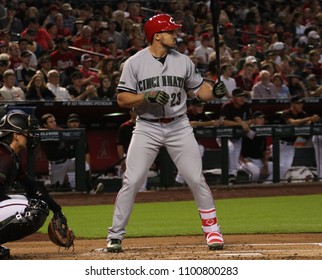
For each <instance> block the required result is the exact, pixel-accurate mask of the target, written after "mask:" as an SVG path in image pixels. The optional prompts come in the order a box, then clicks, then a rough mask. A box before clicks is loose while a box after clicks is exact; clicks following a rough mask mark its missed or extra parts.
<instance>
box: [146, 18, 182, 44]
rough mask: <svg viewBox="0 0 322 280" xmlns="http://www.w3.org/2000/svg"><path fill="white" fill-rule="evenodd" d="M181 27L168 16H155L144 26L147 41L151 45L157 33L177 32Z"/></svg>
mask: <svg viewBox="0 0 322 280" xmlns="http://www.w3.org/2000/svg"><path fill="white" fill-rule="evenodd" d="M181 26H182V25H181V24H177V23H175V21H174V19H173V18H172V17H171V16H169V15H167V14H159V15H155V16H153V17H151V18H150V19H148V21H147V22H146V23H145V25H144V32H145V37H146V40H147V42H148V43H151V42H152V38H153V35H154V34H155V33H158V32H162V31H171V30H176V29H178V28H180V27H181Z"/></svg>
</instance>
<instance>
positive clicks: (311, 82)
mask: <svg viewBox="0 0 322 280" xmlns="http://www.w3.org/2000/svg"><path fill="white" fill-rule="evenodd" d="M306 81H307V84H306V90H307V92H308V96H309V97H322V85H321V84H319V83H318V78H317V76H316V75H315V74H310V75H308V76H307V78H306Z"/></svg>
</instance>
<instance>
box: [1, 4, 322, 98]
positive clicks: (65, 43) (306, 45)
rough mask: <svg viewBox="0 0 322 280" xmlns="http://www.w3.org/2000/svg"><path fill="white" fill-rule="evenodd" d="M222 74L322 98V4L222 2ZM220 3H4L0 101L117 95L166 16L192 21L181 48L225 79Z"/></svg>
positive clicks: (246, 84)
mask: <svg viewBox="0 0 322 280" xmlns="http://www.w3.org/2000/svg"><path fill="white" fill-rule="evenodd" d="M221 3H222V10H221V14H220V26H221V28H220V33H221V35H220V40H219V47H220V59H221V75H222V76H221V80H222V81H224V83H225V85H226V87H227V89H228V96H227V98H229V97H231V96H229V95H231V93H232V91H233V90H234V89H235V88H236V87H240V88H242V89H243V90H244V91H245V92H247V94H248V97H249V98H256V99H257V98H265V99H267V98H274V99H275V98H283V99H290V98H291V97H292V96H294V95H299V96H302V97H305V98H308V97H320V96H321V92H322V88H321V84H320V83H321V73H322V66H321V61H322V59H321V38H320V34H321V30H322V29H321V27H322V11H321V4H320V1H317V0H303V1H295V0H290V1H277V0H276V1H274V0H266V1H265V0H263V1H261V2H258V1H251V0H240V1H221ZM209 7H210V1H198V2H195V1H188V0H174V1H173V0H168V1H166V0H164V1H162V0H161V1H148V2H147V1H145V2H143V1H134V2H133V1H126V0H122V1H90V2H89V1H79V2H76V1H55V0H53V1H50V0H42V1H29V0H12V1H5V0H1V1H0V33H1V37H0V38H1V40H0V100H4V101H6V100H10V101H16V100H17V101H21V100H57V101H60V100H96V99H98V100H99V99H113V98H115V88H116V85H117V84H118V81H119V77H120V73H121V71H122V66H123V63H124V61H125V60H126V59H127V58H128V57H129V56H131V55H133V54H135V53H136V52H137V51H138V50H140V49H142V48H144V47H145V46H146V42H145V37H144V32H143V25H144V22H145V20H146V19H148V18H149V17H151V16H152V15H154V14H156V13H168V14H170V15H172V16H173V18H174V19H175V21H176V22H177V23H181V24H182V28H181V30H180V32H179V33H178V38H177V41H178V44H177V45H178V46H177V50H178V51H179V52H181V53H184V54H186V55H188V56H190V57H191V59H192V60H193V61H194V62H195V63H196V65H197V68H198V69H199V71H200V72H201V73H202V75H203V76H204V78H205V79H207V80H210V81H214V80H216V79H217V77H216V74H215V73H216V71H215V65H216V61H215V60H216V55H215V47H214V40H213V36H214V32H213V26H212V18H211V13H210V8H209Z"/></svg>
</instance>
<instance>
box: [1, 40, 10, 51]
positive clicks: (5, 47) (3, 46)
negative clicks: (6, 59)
mask: <svg viewBox="0 0 322 280" xmlns="http://www.w3.org/2000/svg"><path fill="white" fill-rule="evenodd" d="M7 48H8V44H7V42H6V41H3V40H1V41H0V54H2V53H7Z"/></svg>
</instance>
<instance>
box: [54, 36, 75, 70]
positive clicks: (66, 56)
mask: <svg viewBox="0 0 322 280" xmlns="http://www.w3.org/2000/svg"><path fill="white" fill-rule="evenodd" d="M56 43H57V49H56V50H55V51H53V52H52V53H51V54H50V58H51V63H52V67H53V68H54V69H56V70H58V71H59V72H62V71H64V70H66V69H67V68H75V67H77V66H78V62H77V60H76V57H75V55H74V54H73V53H72V52H71V51H70V50H69V48H68V41H67V40H66V39H65V38H64V37H61V38H59V39H58V40H57V41H56Z"/></svg>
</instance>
